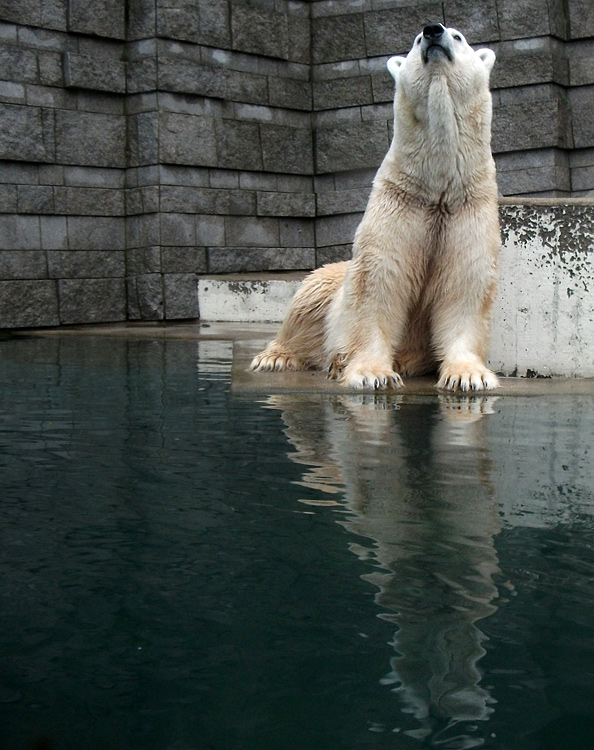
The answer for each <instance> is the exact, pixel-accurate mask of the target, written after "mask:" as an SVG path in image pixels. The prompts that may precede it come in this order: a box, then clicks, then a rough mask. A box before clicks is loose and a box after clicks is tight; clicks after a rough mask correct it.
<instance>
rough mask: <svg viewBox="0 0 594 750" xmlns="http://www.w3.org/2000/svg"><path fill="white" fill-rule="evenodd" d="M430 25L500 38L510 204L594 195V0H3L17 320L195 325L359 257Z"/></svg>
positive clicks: (0, 135) (13, 322)
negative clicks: (251, 275) (268, 276)
mask: <svg viewBox="0 0 594 750" xmlns="http://www.w3.org/2000/svg"><path fill="white" fill-rule="evenodd" d="M428 20H442V21H443V22H444V23H447V24H453V25H456V26H458V27H459V28H460V29H461V30H462V31H464V33H466V35H467V36H468V38H469V40H470V41H471V42H472V43H476V44H488V45H489V46H492V47H493V48H495V49H496V51H497V53H498V56H499V62H498V65H497V67H496V69H495V72H494V80H493V85H494V89H495V90H494V104H495V125H494V137H493V142H494V149H495V152H496V158H497V161H498V166H499V180H500V188H501V191H502V193H503V194H505V195H521V194H524V195H525V194H543V195H562V196H565V195H588V194H590V193H591V192H592V191H594V129H593V126H592V118H591V116H590V114H589V113H590V110H591V104H592V101H593V98H594V94H593V92H594V14H593V12H592V7H591V3H590V2H589V0H567V1H566V0H546V2H544V3H543V2H542V0H539V1H538V2H536V0H521V1H518V2H516V0H514V2H511V0H488V2H485V3H481V4H480V8H479V7H478V6H477V5H476V4H475V3H473V2H470V0H446V2H443V3H435V2H426V1H425V0H416V1H415V0H410V1H409V2H404V3H403V2H402V0H365V2H363V3H362V2H359V0H357V2H355V1H354V0H353V2H351V0H344V1H343V2H339V3H338V2H335V0H311V1H310V2H307V1H306V0H182V1H180V2H176V3H171V2H166V1H165V0H129V1H128V2H125V0H96V2H94V3H92V4H90V3H89V2H88V0H44V2H43V3H40V2H39V0H0V63H1V65H0V162H1V163H0V327H23V326H24V327H26V326H49V325H56V324H72V323H93V322H108V321H117V320H125V319H131V320H163V319H188V318H195V317H197V316H198V315H199V309H198V301H197V295H196V285H197V280H198V279H199V278H201V277H204V276H208V275H212V274H220V273H223V274H225V273H242V272H269V271H284V272H286V271H296V270H308V269H311V268H314V267H315V266H317V265H320V264H322V263H324V262H327V261H329V260H335V259H339V258H343V257H348V255H349V252H350V242H351V239H352V234H353V231H354V228H355V226H356V224H357V222H358V220H359V217H360V212H361V211H362V210H363V207H364V205H365V201H366V199H367V194H368V191H369V185H370V182H371V177H372V175H373V173H374V172H375V169H376V168H377V166H378V164H379V162H380V161H381V158H382V156H383V154H384V153H385V151H386V150H387V147H388V144H389V137H390V126H391V125H390V122H391V98H392V83H391V79H390V76H389V74H388V73H387V72H386V70H385V61H386V59H387V57H388V56H389V55H391V54H395V53H399V52H406V50H407V49H408V47H409V46H410V42H411V39H412V37H413V35H414V34H415V33H416V32H417V31H418V29H419V28H420V27H421V26H422V25H423V24H424V23H426V22H427V21H428Z"/></svg>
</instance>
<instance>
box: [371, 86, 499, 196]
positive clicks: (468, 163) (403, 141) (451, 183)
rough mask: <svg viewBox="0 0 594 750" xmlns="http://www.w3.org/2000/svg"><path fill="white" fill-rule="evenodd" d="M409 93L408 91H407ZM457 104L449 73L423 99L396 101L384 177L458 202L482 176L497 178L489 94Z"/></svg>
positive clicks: (407, 188)
mask: <svg viewBox="0 0 594 750" xmlns="http://www.w3.org/2000/svg"><path fill="white" fill-rule="evenodd" d="M403 99H404V97H403ZM463 106H464V111H463V112H460V107H456V102H455V101H454V99H453V98H452V96H451V93H450V90H449V87H448V83H447V79H446V77H445V76H436V77H435V78H434V79H433V80H432V81H431V83H430V85H429V87H428V91H427V97H426V100H425V101H424V102H422V103H421V104H420V105H417V106H416V107H412V106H411V104H410V102H409V101H408V100H405V101H402V100H401V101H399V100H398V99H397V101H396V107H395V121H394V138H393V140H392V144H391V146H390V150H389V151H388V153H387V155H386V158H385V160H384V164H383V165H382V167H380V174H378V176H381V177H383V178H386V179H389V180H391V181H393V182H395V183H397V184H398V186H399V187H400V188H401V189H404V190H405V191H406V192H407V193H412V194H414V195H415V196H416V197H417V198H418V199H419V200H421V201H422V202H424V203H442V204H443V203H448V202H454V203H458V202H459V201H460V200H464V199H465V196H467V195H468V192H469V191H471V190H472V189H473V188H474V187H475V186H476V183H477V181H478V182H482V181H484V180H485V179H487V180H491V181H492V180H494V170H493V159H492V156H491V147H490V138H491V134H490V115H491V102H490V95H489V94H487V98H486V99H483V100H482V101H480V102H477V106H476V107H475V108H474V109H472V108H471V109H469V108H468V106H467V103H466V102H465V103H464V105H463Z"/></svg>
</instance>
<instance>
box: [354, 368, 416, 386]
mask: <svg viewBox="0 0 594 750" xmlns="http://www.w3.org/2000/svg"><path fill="white" fill-rule="evenodd" d="M340 382H341V383H342V384H343V385H345V386H346V387H347V388H358V389H373V390H375V391H381V390H395V389H396V388H402V387H403V386H404V383H403V382H402V378H401V377H400V375H399V374H398V373H397V372H394V370H380V369H377V370H376V369H374V368H369V369H368V368H363V367H347V368H345V370H344V372H343V374H342V376H341V378H340Z"/></svg>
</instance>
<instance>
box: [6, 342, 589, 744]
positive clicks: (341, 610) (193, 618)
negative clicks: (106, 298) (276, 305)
mask: <svg viewBox="0 0 594 750" xmlns="http://www.w3.org/2000/svg"><path fill="white" fill-rule="evenodd" d="M230 356H231V346H230V344H227V343H225V342H196V341H158V342H156V341H125V340H117V339H106V338H66V337H64V338H56V339H49V338H47V339H46V338H39V339H24V340H11V339H7V340H3V341H0V381H1V384H2V387H1V389H0V597H1V606H0V750H29V749H31V748H34V747H41V746H43V747H46V748H55V749H56V750H71V749H72V750H75V749H76V750H78V749H80V750H120V749H121V750H133V749H136V748H138V749H139V750H157V749H159V750H210V749H216V750H243V749H244V748H245V749H246V750H248V749H249V750H298V749H299V750H342V749H343V748H344V750H358V749H359V748H378V749H383V748H396V749H397V750H409V749H420V748H434V747H438V748H444V749H446V750H447V749H453V748H470V747H484V748H494V749H497V750H516V749H517V750H532V749H536V748H543V749H549V748H550V749H551V750H579V749H580V748H588V749H589V748H591V747H592V742H593V740H592V737H594V710H593V706H594V577H593V573H594V462H593V461H592V458H593V456H592V451H594V448H593V447H592V446H594V400H593V399H592V398H590V397H575V396H574V397H561V396H557V397H551V398H546V399H544V398H510V397H508V398H499V399H497V398H494V399H491V398H482V397H479V398H476V399H456V398H453V397H452V398H449V399H441V400H440V399H438V398H437V396H435V397H427V398H419V397H418V398H413V397H406V396H396V397H384V398H382V397H372V396H356V397H354V396H352V397H351V396H336V397H329V396H326V397H322V396H309V397H299V396H275V397H269V398H262V399H260V400H251V399H247V398H242V397H237V396H234V395H232V394H231V393H230Z"/></svg>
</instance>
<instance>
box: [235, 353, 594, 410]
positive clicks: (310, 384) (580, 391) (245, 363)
mask: <svg viewBox="0 0 594 750" xmlns="http://www.w3.org/2000/svg"><path fill="white" fill-rule="evenodd" d="M266 343H268V341H267V339H260V340H257V339H256V340H243V341H238V342H236V343H235V345H234V347H233V377H232V382H231V390H232V392H233V393H235V394H237V395H239V394H245V395H257V394H260V395H265V394H283V393H292V394H297V393H306V394H307V393H309V394H314V393H315V394H317V393H326V394H336V395H341V394H343V395H344V394H351V395H355V394H357V395H358V396H359V397H360V398H372V399H373V398H375V399H385V398H396V397H403V396H406V397H409V396H437V395H439V396H440V397H441V398H445V399H449V400H452V401H455V402H460V403H476V404H480V403H481V402H483V401H485V400H489V401H490V402H492V401H493V400H497V398H498V397H499V396H555V395H567V394H570V395H574V396H580V395H589V396H593V395H594V378H542V377H540V378H538V377H535V378H521V377H511V378H510V377H503V378H501V379H500V383H501V388H498V389H497V390H494V391H480V392H477V393H447V392H443V391H438V390H437V389H436V387H435V384H436V382H437V379H436V378H434V377H422V378H405V381H404V388H400V389H398V390H397V391H388V392H385V391H379V392H377V393H375V392H373V391H371V392H370V391H361V390H355V389H348V388H345V387H344V386H341V385H338V384H337V383H336V382H335V381H334V380H328V378H327V377H326V373H324V372H321V371H319V370H318V371H314V370H308V371H306V372H251V371H250V370H249V369H248V368H249V365H250V362H251V360H252V358H253V357H254V355H256V354H257V353H258V352H259V351H260V349H261V348H262V347H263V346H265V345H266Z"/></svg>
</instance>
